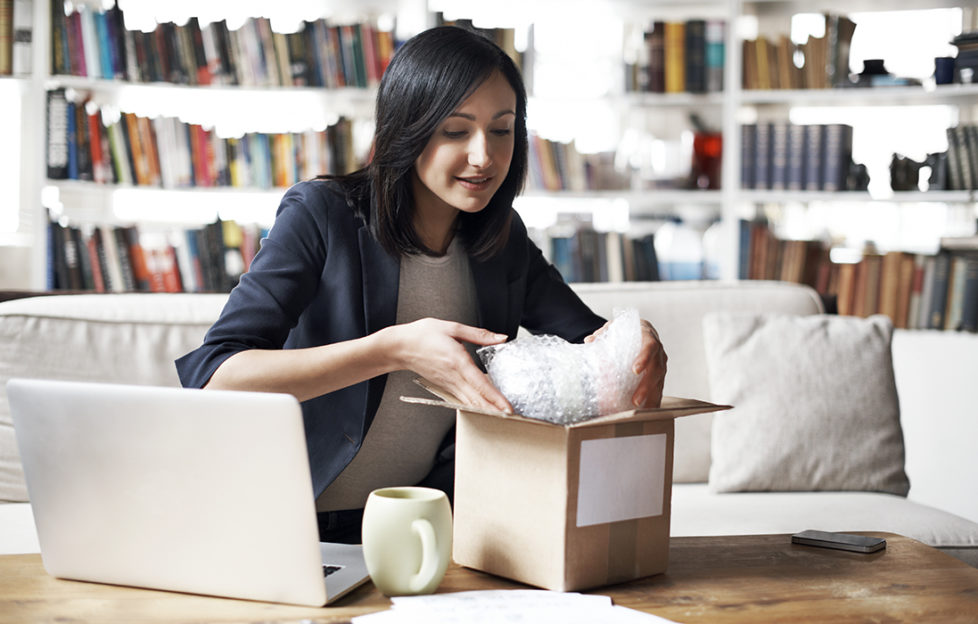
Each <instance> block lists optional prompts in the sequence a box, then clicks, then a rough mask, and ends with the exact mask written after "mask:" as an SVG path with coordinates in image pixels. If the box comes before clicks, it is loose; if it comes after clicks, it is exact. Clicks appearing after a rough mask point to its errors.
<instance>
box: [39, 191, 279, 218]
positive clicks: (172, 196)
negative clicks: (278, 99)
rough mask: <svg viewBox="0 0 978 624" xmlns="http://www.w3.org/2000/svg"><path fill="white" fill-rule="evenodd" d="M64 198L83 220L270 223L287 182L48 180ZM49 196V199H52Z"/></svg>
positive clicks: (62, 200) (62, 199)
mask: <svg viewBox="0 0 978 624" xmlns="http://www.w3.org/2000/svg"><path fill="white" fill-rule="evenodd" d="M46 186H47V187H49V188H54V189H56V190H57V195H58V199H59V201H60V203H62V204H66V205H68V206H70V209H69V211H68V212H69V214H70V216H71V218H72V219H73V220H77V221H79V222H82V223H85V222H100V221H104V222H109V223H135V222H138V223H150V224H171V225H175V224H184V225H203V224H205V223H211V222H213V221H214V220H215V219H216V218H217V217H218V216H220V217H221V219H224V220H226V221H238V222H241V223H258V224H260V225H265V226H269V225H271V223H272V221H273V219H274V218H275V211H276V209H277V208H278V205H279V201H280V200H281V199H282V196H283V195H284V194H285V191H286V189H284V188H271V189H258V188H234V187H213V188H198V187H195V188H183V189H164V188H160V187H151V186H122V185H116V184H95V183H94V182H81V181H76V180H48V181H47V184H46ZM49 201H50V200H49Z"/></svg>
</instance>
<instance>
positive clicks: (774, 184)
mask: <svg viewBox="0 0 978 624" xmlns="http://www.w3.org/2000/svg"><path fill="white" fill-rule="evenodd" d="M789 128H790V124H789V123H788V121H786V120H779V121H775V122H772V123H771V125H770V132H771V147H770V159H771V162H770V165H769V166H768V169H769V171H770V176H769V180H770V184H769V187H768V188H771V189H773V190H782V191H783V190H785V189H786V188H788V139H789V133H790V129H789Z"/></svg>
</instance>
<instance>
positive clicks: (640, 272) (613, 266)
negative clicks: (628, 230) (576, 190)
mask: <svg viewBox="0 0 978 624" xmlns="http://www.w3.org/2000/svg"><path fill="white" fill-rule="evenodd" d="M533 236H534V237H535V238H536V242H537V244H538V245H539V246H540V248H541V249H542V250H543V252H544V254H545V255H546V256H547V257H548V258H549V259H550V262H551V263H552V264H553V265H554V266H555V267H556V268H557V270H558V271H560V274H561V275H562V276H563V277H564V279H565V280H566V281H568V282H623V281H625V282H633V281H657V280H659V279H660V274H659V263H658V260H657V259H656V252H655V235H654V234H651V233H650V234H644V235H638V236H631V235H628V234H624V233H622V232H599V231H597V230H595V229H594V228H593V227H591V226H589V225H585V224H580V225H570V224H562V225H558V226H555V227H551V228H547V229H545V230H535V231H534V232H533Z"/></svg>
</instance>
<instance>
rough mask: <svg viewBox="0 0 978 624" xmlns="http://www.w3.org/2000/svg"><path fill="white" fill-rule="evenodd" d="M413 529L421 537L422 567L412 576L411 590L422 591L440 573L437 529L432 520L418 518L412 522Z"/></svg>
mask: <svg viewBox="0 0 978 624" xmlns="http://www.w3.org/2000/svg"><path fill="white" fill-rule="evenodd" d="M411 530H412V531H414V532H415V533H417V534H418V537H420V538H421V568H420V569H419V570H418V573H417V574H415V575H414V576H412V577H411V581H410V586H411V591H413V592H420V591H422V590H424V588H425V585H427V584H428V583H430V582H431V580H432V579H434V578H435V575H436V574H437V573H438V548H437V544H436V543H435V529H434V527H432V526H431V522H429V521H428V520H426V519H424V518H417V519H416V520H415V521H414V522H412V523H411Z"/></svg>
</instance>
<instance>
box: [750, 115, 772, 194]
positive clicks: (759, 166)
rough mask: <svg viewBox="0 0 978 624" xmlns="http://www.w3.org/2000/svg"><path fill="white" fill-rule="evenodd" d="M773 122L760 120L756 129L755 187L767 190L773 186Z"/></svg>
mask: <svg viewBox="0 0 978 624" xmlns="http://www.w3.org/2000/svg"><path fill="white" fill-rule="evenodd" d="M772 136H773V124H772V123H771V122H763V121H758V122H757V124H755V130H754V167H753V171H754V176H753V181H754V185H753V188H754V189H757V190H766V189H770V188H771V164H772V159H771V153H772V144H771V138H772Z"/></svg>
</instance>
